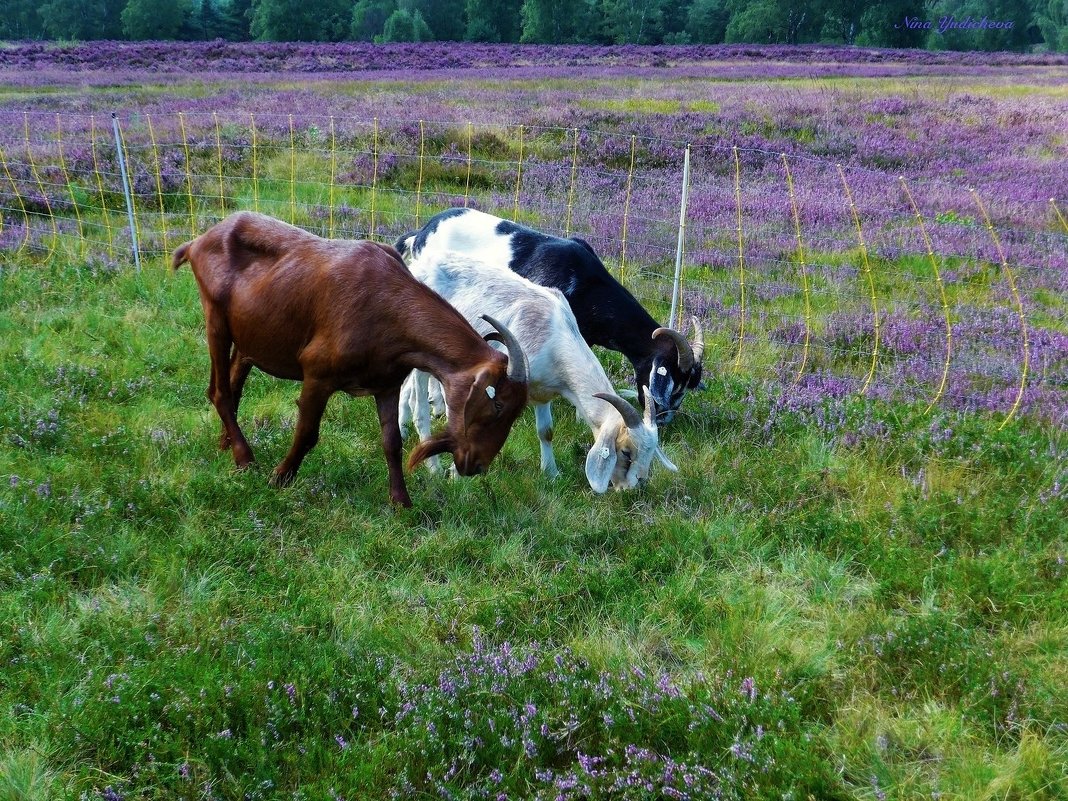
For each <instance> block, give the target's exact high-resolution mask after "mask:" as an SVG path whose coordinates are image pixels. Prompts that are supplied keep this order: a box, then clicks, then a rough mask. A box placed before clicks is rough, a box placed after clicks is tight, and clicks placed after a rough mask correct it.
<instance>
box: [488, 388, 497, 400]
mask: <svg viewBox="0 0 1068 801" xmlns="http://www.w3.org/2000/svg"><path fill="white" fill-rule="evenodd" d="M486 394H487V395H489V396H490V398H495V397H497V388H496V387H493V386H488V387H486Z"/></svg>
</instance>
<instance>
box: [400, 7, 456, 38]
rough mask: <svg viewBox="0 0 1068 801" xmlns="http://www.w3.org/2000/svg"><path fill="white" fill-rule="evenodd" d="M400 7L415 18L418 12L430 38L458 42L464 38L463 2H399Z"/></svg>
mask: <svg viewBox="0 0 1068 801" xmlns="http://www.w3.org/2000/svg"><path fill="white" fill-rule="evenodd" d="M400 7H401V8H403V9H405V10H406V11H408V13H409V14H411V15H412V18H413V19H414V18H415V14H416V12H418V13H419V14H420V15H421V16H422V17H423V20H424V21H425V22H426V24H427V26H428V27H429V28H430V31H431V33H432V38H434V39H436V40H438V41H442V42H460V41H463V38H464V30H465V29H466V27H467V26H466V25H465V24H464V0H401V1H400Z"/></svg>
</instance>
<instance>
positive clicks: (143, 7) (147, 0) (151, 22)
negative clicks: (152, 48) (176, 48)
mask: <svg viewBox="0 0 1068 801" xmlns="http://www.w3.org/2000/svg"><path fill="white" fill-rule="evenodd" d="M192 10H193V0H163V2H160V0H129V2H128V3H127V4H126V8H124V9H123V10H122V15H121V18H122V32H123V33H124V34H126V37H127V38H128V39H174V38H175V36H176V35H177V33H178V31H179V30H180V29H181V27H182V23H184V22H185V21H186V18H187V17H188V16H189V13H190V12H191V11H192Z"/></svg>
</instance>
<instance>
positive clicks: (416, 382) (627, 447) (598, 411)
mask: <svg viewBox="0 0 1068 801" xmlns="http://www.w3.org/2000/svg"><path fill="white" fill-rule="evenodd" d="M409 267H410V269H411V271H412V274H413V275H414V276H415V277H416V278H417V279H419V280H420V281H422V282H424V283H425V284H427V286H429V287H430V288H431V289H433V290H434V291H436V292H437V293H438V294H439V295H441V296H442V297H444V298H445V299H446V300H447V301H448V302H449V303H451V304H452V305H453V306H454V307H455V308H456V309H457V310H458V311H459V312H460V313H461V314H462V315H463V316H464V317H465V318H467V320H468V321H469V322H470V323H471V324H472V325H473V326H475V329H476V330H478V331H479V332H480V333H483V334H489V338H494V335H493V334H492V333H491V332H492V330H493V329H492V328H490V327H489V326H488V325H487V324H486V323H485V322H484V321H483V319H482V315H487V316H491V317H493V319H495V320H499V321H500V324H501V325H504V326H507V328H508V330H509V331H510V332H511V333H512V335H513V336H514V337H515V338H516V341H517V342H519V343H521V346H522V348H523V352H524V353H525V354H526V358H527V380H528V382H529V383H528V389H527V392H528V398H529V401H530V402H531V403H533V404H534V417H535V421H536V422H537V427H538V439H539V441H540V446H541V468H542V470H543V471H544V472H545V473H546V474H548V475H550V476H556V475H558V474H559V470H558V469H557V466H556V459H555V457H554V456H553V450H552V438H553V430H552V414H551V412H550V408H549V404H550V402H551V401H552V400H553V399H554V398H557V397H561V396H562V397H563V398H565V399H566V400H567V401H568V402H570V403H571V404H572V405H574V407H575V409H576V410H577V412H578V415H579V417H581V418H582V419H583V420H585V421H586V423H587V424H589V426H590V428H591V429H592V430H593V435H594V442H593V447H591V448H590V450H589V452H588V454H587V456H586V478H587V480H588V481H589V482H590V487H592V488H593V490H594V492H598V493H601V492H604V491H606V490H607V489H608V487H609V486H612V487H615V488H616V489H626V488H631V487H634V486H636V485H637V484H638V483H639V482H640V481H643V480H645V479H646V478H647V477H648V475H649V469H650V467H651V465H652V462H653V459H654V458H655V459H658V460H659V461H660V462H661V463H662V464H663V465H664V466H665V467H666V468H667V469H669V470H671V471H676V470H678V468H677V467H675V465H673V464H672V463H671V461H670V460H669V459H668V458H667V456H666V455H664V452H663V451H662V450H661V449H660V444H659V440H658V432H657V427H656V423H655V422H654V419H653V418H654V415H655V413H656V403H655V401H653V400H652V399H648V398H647V401H646V409H645V415H644V417H643V416H642V413H641V412H639V411H638V410H637V409H635V408H634V407H633V406H632V405H631V404H630V403H628V402H627V401H626V400H624V399H623V398H621V397H619V396H618V395H617V394H615V390H614V389H613V388H612V383H611V381H609V379H608V376H607V375H606V374H605V371H604V368H603V367H601V364H600V362H599V361H598V360H597V357H596V356H595V355H594V353H593V351H591V350H590V348H589V346H588V345H587V344H586V343H585V342H584V341H583V339H582V335H581V334H580V333H579V328H578V324H577V322H576V321H575V315H574V314H573V313H572V312H571V309H570V307H569V306H568V304H567V301H566V300H565V299H564V296H563V295H562V294H561V293H560V292H559V291H558V290H556V289H551V288H548V287H543V286H539V285H537V284H534V283H532V282H530V281H528V280H526V279H525V278H523V277H522V276H519V275H516V274H515V273H513V272H511V271H510V270H508V269H507V268H505V267H504V266H502V265H499V264H495V263H489V262H485V261H482V260H480V259H476V258H474V257H472V256H469V255H465V254H461V253H451V252H445V251H440V250H438V249H437V248H435V247H431V248H425V249H423V250H422V252H421V253H420V255H419V257H418V258H416V259H415V260H413V261H412V263H411V264H410V265H409ZM498 338H499V337H498ZM429 379H430V376H428V375H427V374H426V373H424V372H421V371H415V372H413V373H412V374H411V375H410V376H409V377H408V379H407V382H406V384H405V386H404V388H402V390H401V401H400V405H401V408H400V419H401V425H402V426H403V425H404V423H405V422H407V420H408V419H409V414H411V417H412V418H414V421H415V426H416V429H417V430H418V431H419V433H420V435H422V434H427V435H429V433H430V409H429V405H428V388H429V383H430V382H429ZM646 391H648V390H646ZM406 406H407V407H408V408H405V407H406ZM428 466H430V468H431V469H432V470H433V469H437V465H436V464H435V463H433V462H430V461H429V460H428Z"/></svg>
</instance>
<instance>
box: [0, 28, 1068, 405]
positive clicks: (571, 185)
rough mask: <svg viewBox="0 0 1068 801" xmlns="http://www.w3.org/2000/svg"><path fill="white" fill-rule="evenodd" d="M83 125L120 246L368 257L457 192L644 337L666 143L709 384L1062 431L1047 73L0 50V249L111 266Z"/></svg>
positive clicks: (787, 59)
mask: <svg viewBox="0 0 1068 801" xmlns="http://www.w3.org/2000/svg"><path fill="white" fill-rule="evenodd" d="M112 112H115V113H116V114H117V115H118V119H119V121H120V124H121V126H122V131H123V135H124V137H125V144H126V148H127V158H128V162H129V165H130V172H131V178H132V182H133V189H134V194H135V206H136V211H137V214H138V227H139V229H140V230H139V233H140V239H141V242H140V244H141V249H142V252H144V253H146V254H149V255H153V254H162V253H163V252H164V251H166V250H168V249H171V248H173V246H174V245H176V244H177V243H178V242H180V241H181V240H182V239H184V238H187V237H188V236H189V235H190V234H191V233H192V232H193V231H198V230H200V229H202V228H203V227H204V226H205V225H207V224H208V223H210V222H211V221H212V220H214V219H218V218H219V217H220V216H222V215H223V214H224V213H226V212H228V211H230V210H233V209H236V208H250V207H258V208H259V209H260V210H261V211H265V212H268V213H272V214H275V215H276V216H279V217H282V218H285V219H289V220H291V221H293V222H296V223H298V224H301V225H305V226H306V227H309V228H311V229H313V230H317V231H319V232H320V233H323V234H335V235H346V236H367V235H372V236H374V237H376V238H379V239H382V240H385V241H392V240H393V238H394V237H396V236H397V235H399V234H400V233H403V232H404V231H406V230H409V229H410V228H412V227H414V226H415V224H416V223H417V222H420V221H425V219H426V218H427V217H428V216H429V215H430V214H431V213H433V211H435V210H438V209H441V208H445V207H447V206H450V205H457V204H460V205H463V204H465V203H467V204H469V205H472V206H476V207H479V208H483V209H486V210H492V211H495V212H497V213H499V214H501V215H502V216H506V217H512V216H516V217H517V218H518V219H520V220H522V221H526V222H529V223H531V224H535V225H538V226H539V227H542V228H544V229H546V230H550V231H553V232H556V233H561V234H563V233H567V234H571V233H574V234H578V235H581V236H583V237H585V238H587V239H589V240H590V242H591V243H592V244H593V245H594V247H595V248H596V249H597V250H598V252H599V253H600V254H601V255H602V257H603V258H604V259H605V261H606V264H607V265H608V266H609V268H610V269H612V270H614V271H618V272H619V274H620V275H621V276H622V280H624V282H625V283H626V284H627V285H628V286H629V287H630V288H631V289H632V290H633V291H634V292H635V293H636V294H637V295H638V296H639V297H640V299H642V300H643V301H645V302H647V303H648V304H649V305H650V307H651V308H652V309H653V310H654V312H655V314H656V315H658V316H660V317H661V318H666V314H667V304H668V302H669V300H670V293H671V282H670V273H671V271H672V269H673V267H674V260H675V245H676V239H677V236H678V222H679V205H680V199H681V174H682V161H683V151H684V149H685V147H686V146H687V145H689V146H690V149H691V157H692V163H691V183H690V188H689V199H688V208H687V214H686V218H685V221H686V229H685V237H684V240H685V255H684V260H683V263H684V276H683V291H682V301H683V308H684V311H685V315H686V316H687V317H688V316H690V315H697V316H699V317H700V318H701V319H702V321H703V324H704V326H705V329H706V331H707V332H708V340H709V349H710V364H711V365H712V369H716V370H727V369H732V370H733V369H736V370H738V371H740V372H741V373H742V374H743V375H750V376H758V377H761V378H766V379H768V380H769V381H773V382H781V384H782V386H783V387H784V388H786V389H788V390H789V391H788V392H787V393H786V394H784V396H783V397H784V403H785V404H787V405H796V406H807V407H815V406H816V405H818V404H820V403H822V402H824V401H825V400H826V399H827V398H828V397H831V398H840V397H843V396H846V395H848V394H851V393H854V392H858V391H863V392H865V393H866V394H868V395H870V396H873V397H877V398H883V399H891V400H901V401H907V402H915V403H916V404H917V407H918V408H919V409H924V408H925V407H926V406H927V405H928V404H929V403H931V402H932V401H935V402H936V403H937V404H938V405H941V406H944V407H947V408H953V409H960V410H988V411H991V412H993V413H995V414H997V415H1006V414H1026V415H1030V416H1033V417H1036V418H1039V419H1042V420H1046V421H1049V422H1052V423H1054V424H1057V425H1064V424H1065V422H1066V421H1068V320H1066V316H1065V300H1066V294H1068V221H1066V218H1068V133H1066V132H1068V56H1064V55H1029V56H1023V55H1012V54H988V53H984V54H978V53H948V52H929V51H888V50H871V49H863V48H832V47H816V46H810V47H795V48H786V47H754V46H684V47H642V48H638V47H584V46H567V47H541V46H525V45H523V46H520V45H471V44H468V45H457V44H440V43H439V44H423V45H392V46H374V45H369V44H360V43H348V44H332V45H307V44H233V43H225V42H201V43H173V44H163V43H140V44H133V43H120V42H104V43H101V42H95V43H91V44H82V45H64V46H58V45H54V44H41V43H25V44H8V45H4V46H0V148H2V155H3V157H4V170H3V172H2V173H0V206H2V212H3V223H4V226H3V229H2V231H0V249H8V250H26V249H29V250H31V252H32V253H33V254H35V255H36V254H41V255H43V256H47V255H48V254H51V253H53V252H54V251H56V249H57V247H69V244H62V243H69V242H70V241H76V242H78V243H79V246H78V248H77V249H76V250H75V251H74V252H76V253H77V255H78V257H79V258H86V259H105V260H111V261H118V262H122V263H126V262H127V261H129V257H128V255H126V254H128V252H129V243H128V235H127V234H126V232H125V227H124V226H125V206H124V205H123V201H122V194H121V182H120V177H119V167H118V161H117V158H116V155H115V149H114V142H113V140H112V139H111V135H112V132H111V121H110V116H111V113H112ZM179 115H181V116H179ZM632 164H633V167H632V166H631V165H632ZM839 165H840V167H839ZM787 170H788V172H787ZM851 199H852V201H853V202H854V203H855V209H856V218H854V216H853V214H852V210H851V205H850V200H851ZM913 203H915V207H914V206H913ZM104 209H107V211H106V213H105V212H104ZM987 215H988V216H989V220H990V223H991V224H990V225H989V226H988V225H987V224H986V216H987ZM739 221H740V231H741V241H740V242H739ZM858 224H859V236H858ZM928 241H929V243H930V247H928ZM739 251H740V252H741V263H740V260H739ZM1021 312H1022V314H1021ZM717 365H718V366H717Z"/></svg>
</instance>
